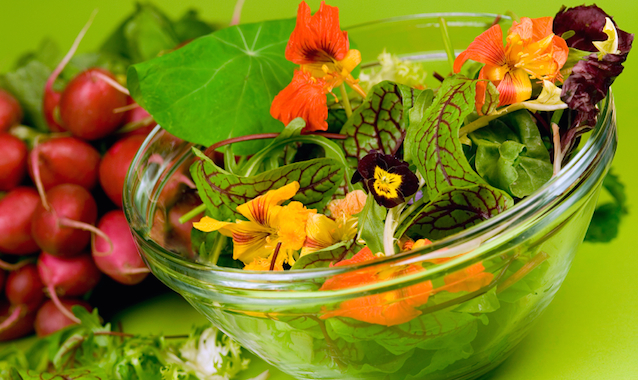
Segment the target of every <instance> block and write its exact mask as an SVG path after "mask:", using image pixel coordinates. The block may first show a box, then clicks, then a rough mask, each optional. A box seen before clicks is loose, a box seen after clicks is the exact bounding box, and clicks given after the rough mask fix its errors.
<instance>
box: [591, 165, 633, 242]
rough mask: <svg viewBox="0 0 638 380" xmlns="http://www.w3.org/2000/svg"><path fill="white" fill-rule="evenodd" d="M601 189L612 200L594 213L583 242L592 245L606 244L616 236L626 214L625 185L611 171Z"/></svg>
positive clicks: (600, 206) (597, 208)
mask: <svg viewBox="0 0 638 380" xmlns="http://www.w3.org/2000/svg"><path fill="white" fill-rule="evenodd" d="M603 188H604V189H605V190H606V191H607V192H608V193H609V194H610V195H611V197H612V198H613V200H612V201H611V202H606V203H603V204H601V205H599V206H598V207H596V210H595V211H594V216H593V217H592V220H591V224H590V225H589V229H587V235H585V241H589V242H592V243H608V242H610V241H612V240H613V239H614V238H616V236H618V228H619V226H620V222H621V221H622V219H623V218H624V216H625V215H626V214H627V213H628V209H627V195H626V194H625V185H624V184H623V183H622V182H621V181H620V178H618V176H617V175H616V174H614V173H612V172H611V171H610V172H609V173H607V176H606V177H605V180H604V181H603Z"/></svg>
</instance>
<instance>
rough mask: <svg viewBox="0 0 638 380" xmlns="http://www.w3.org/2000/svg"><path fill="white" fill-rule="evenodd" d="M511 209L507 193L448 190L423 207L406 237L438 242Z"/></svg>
mask: <svg viewBox="0 0 638 380" xmlns="http://www.w3.org/2000/svg"><path fill="white" fill-rule="evenodd" d="M513 205H514V201H513V200H512V198H511V197H510V196H509V195H507V194H506V193H504V192H502V191H500V190H498V189H494V188H493V187H491V186H488V185H484V184H477V185H474V186H470V187H467V188H460V189H455V188H451V189H448V190H446V191H444V192H442V193H441V194H439V196H438V197H436V198H434V199H433V200H432V201H431V202H430V203H428V204H427V205H425V207H423V208H422V209H421V211H420V212H419V213H418V214H417V216H416V217H415V218H414V219H413V220H412V222H411V225H410V227H409V228H408V230H407V233H408V235H409V236H419V237H427V238H428V239H430V240H440V239H443V238H445V237H447V236H450V235H452V234H455V233H457V232H459V231H462V230H464V229H467V228H469V227H472V226H473V225H476V224H478V223H480V222H482V221H484V220H487V219H489V218H491V217H493V216H495V215H497V214H499V213H500V212H502V211H504V210H506V209H507V208H509V207H512V206H513Z"/></svg>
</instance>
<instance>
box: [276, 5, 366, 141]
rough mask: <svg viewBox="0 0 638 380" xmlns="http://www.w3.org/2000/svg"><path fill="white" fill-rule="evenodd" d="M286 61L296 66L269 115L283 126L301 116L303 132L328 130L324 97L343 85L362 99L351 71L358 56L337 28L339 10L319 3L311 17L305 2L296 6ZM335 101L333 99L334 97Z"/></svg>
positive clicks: (357, 62)
mask: <svg viewBox="0 0 638 380" xmlns="http://www.w3.org/2000/svg"><path fill="white" fill-rule="evenodd" d="M286 59H287V60H289V61H291V62H293V63H296V64H298V65H299V70H296V71H295V73H294V76H293V79H292V81H291V82H290V84H289V85H288V86H287V87H286V88H284V89H283V90H282V91H281V92H280V93H279V94H278V95H277V96H275V98H274V100H273V102H272V105H271V107H270V114H271V116H272V117H274V118H275V119H277V120H280V121H281V122H283V123H284V124H286V125H287V124H288V123H289V122H290V121H291V120H292V119H294V118H297V117H301V118H303V119H304V120H305V121H306V124H307V125H306V127H305V128H304V129H303V130H302V132H303V133H308V132H313V131H325V130H327V129H328V123H327V122H326V120H327V118H328V106H327V99H326V95H327V94H328V93H332V90H333V89H334V88H335V87H337V86H340V85H341V84H342V83H344V82H345V83H347V84H348V85H349V86H350V87H352V88H353V89H354V90H355V91H357V92H359V93H360V94H362V96H363V97H365V95H366V94H365V92H364V91H363V90H362V89H361V87H360V86H359V85H358V80H355V79H354V77H353V76H352V74H351V72H352V70H354V68H355V67H357V65H359V63H360V62H361V53H359V51H358V50H355V49H350V42H349V40H348V33H347V32H342V31H341V29H340V28H339V8H337V7H331V6H329V5H326V4H325V3H324V2H323V1H322V2H321V5H320V7H319V10H318V11H317V12H316V13H315V14H314V15H312V16H311V13H310V7H309V6H308V4H306V3H305V2H303V1H302V2H301V4H299V8H298V10H297V24H296V26H295V29H294V30H293V32H292V34H291V35H290V39H289V40H288V45H287V46H286ZM333 96H334V94H333ZM335 99H336V96H335Z"/></svg>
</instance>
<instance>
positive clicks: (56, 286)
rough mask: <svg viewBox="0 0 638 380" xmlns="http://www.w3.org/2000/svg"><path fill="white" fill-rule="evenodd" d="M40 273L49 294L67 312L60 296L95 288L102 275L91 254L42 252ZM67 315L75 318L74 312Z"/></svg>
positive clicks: (83, 292) (79, 294)
mask: <svg viewBox="0 0 638 380" xmlns="http://www.w3.org/2000/svg"><path fill="white" fill-rule="evenodd" d="M38 273H39V274H40V278H41V279H42V282H43V283H44V286H45V287H46V289H47V294H48V295H49V297H51V299H52V300H53V302H55V303H56V305H57V306H58V309H60V311H62V312H63V313H65V314H67V313H68V312H67V311H65V310H63V308H62V306H61V305H59V301H60V300H59V299H58V296H60V297H63V296H64V297H76V296H81V295H83V294H85V293H87V292H89V291H90V290H91V289H93V288H94V287H95V285H97V284H98V282H99V281H100V277H101V272H100V270H99V269H98V268H97V266H95V263H94V262H93V259H92V258H91V255H89V254H81V255H79V256H75V257H69V258H64V257H56V256H53V255H51V254H49V253H47V252H42V253H41V254H40V257H39V258H38ZM67 317H69V318H70V319H71V320H75V317H74V316H73V314H70V315H68V314H67Z"/></svg>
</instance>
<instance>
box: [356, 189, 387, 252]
mask: <svg viewBox="0 0 638 380" xmlns="http://www.w3.org/2000/svg"><path fill="white" fill-rule="evenodd" d="M387 212H388V209H387V208H385V207H383V206H381V205H379V204H378V203H377V202H376V201H375V200H374V197H373V196H372V195H371V194H369V195H368V197H367V198H366V204H365V206H363V210H361V212H360V213H358V214H357V217H358V218H359V238H360V239H363V240H364V241H365V242H366V245H367V246H368V248H370V250H371V251H372V252H373V253H376V252H384V249H383V229H384V227H385V223H384V221H385V217H386V214H387Z"/></svg>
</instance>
